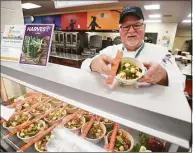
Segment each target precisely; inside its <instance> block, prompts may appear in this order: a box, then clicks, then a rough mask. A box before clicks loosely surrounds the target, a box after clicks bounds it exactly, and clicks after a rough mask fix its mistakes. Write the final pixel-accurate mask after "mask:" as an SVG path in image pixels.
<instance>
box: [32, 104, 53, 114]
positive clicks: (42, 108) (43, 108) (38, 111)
mask: <svg viewBox="0 0 193 153" xmlns="http://www.w3.org/2000/svg"><path fill="white" fill-rule="evenodd" d="M51 108H52V107H51V104H50V103H46V104H41V105H39V106H38V107H36V108H35V109H33V110H32V111H31V112H30V114H31V115H32V116H34V117H37V116H39V115H41V114H44V113H46V112H47V111H49V110H50V109H51Z"/></svg>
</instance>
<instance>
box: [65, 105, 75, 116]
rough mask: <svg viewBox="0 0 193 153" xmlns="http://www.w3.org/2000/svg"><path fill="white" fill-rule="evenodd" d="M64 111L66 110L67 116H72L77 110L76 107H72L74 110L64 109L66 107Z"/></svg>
mask: <svg viewBox="0 0 193 153" xmlns="http://www.w3.org/2000/svg"><path fill="white" fill-rule="evenodd" d="M67 106H68V105H67ZM65 109H66V112H67V113H68V114H73V113H74V112H76V111H77V110H78V108H77V107H74V108H66V107H65Z"/></svg>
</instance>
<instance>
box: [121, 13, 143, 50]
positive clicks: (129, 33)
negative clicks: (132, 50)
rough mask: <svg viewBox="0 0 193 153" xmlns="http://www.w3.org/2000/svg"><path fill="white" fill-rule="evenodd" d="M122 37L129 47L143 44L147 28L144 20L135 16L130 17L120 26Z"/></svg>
mask: <svg viewBox="0 0 193 153" xmlns="http://www.w3.org/2000/svg"><path fill="white" fill-rule="evenodd" d="M119 32H120V36H121V40H122V42H123V44H124V45H125V46H127V47H136V46H139V45H141V44H142V43H143V39H144V35H145V26H144V23H143V20H142V19H141V20H140V19H139V18H138V17H137V16H135V15H128V16H126V17H125V18H124V20H123V22H122V23H121V24H120V29H119Z"/></svg>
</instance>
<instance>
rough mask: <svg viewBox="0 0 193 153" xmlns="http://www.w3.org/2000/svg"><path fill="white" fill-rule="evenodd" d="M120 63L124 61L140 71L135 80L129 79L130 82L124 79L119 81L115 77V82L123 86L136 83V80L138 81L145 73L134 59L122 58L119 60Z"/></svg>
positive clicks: (143, 68) (140, 64) (139, 63)
mask: <svg viewBox="0 0 193 153" xmlns="http://www.w3.org/2000/svg"><path fill="white" fill-rule="evenodd" d="M121 61H126V62H129V63H131V64H133V65H136V66H137V67H139V68H140V69H141V70H142V73H141V75H140V76H139V77H137V78H136V79H130V80H125V79H121V78H119V77H118V76H116V80H117V81H118V82H119V83H121V84H123V85H133V84H135V83H136V82H137V80H139V79H140V78H141V77H142V76H143V75H144V74H145V72H146V68H145V67H144V65H143V63H142V62H140V61H138V60H137V59H135V58H131V57H123V58H121Z"/></svg>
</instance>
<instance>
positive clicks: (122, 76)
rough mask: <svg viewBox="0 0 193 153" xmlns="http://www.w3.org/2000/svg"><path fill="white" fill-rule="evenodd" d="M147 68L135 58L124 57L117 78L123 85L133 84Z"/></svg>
mask: <svg viewBox="0 0 193 153" xmlns="http://www.w3.org/2000/svg"><path fill="white" fill-rule="evenodd" d="M145 71H146V68H145V67H144V65H143V63H142V62H140V61H138V60H137V59H135V58H131V57H123V58H121V62H120V64H119V68H118V70H117V75H116V80H117V81H118V82H120V83H121V84H123V85H132V84H134V83H136V82H137V80H139V79H140V78H141V77H142V76H143V75H144V74H145Z"/></svg>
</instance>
